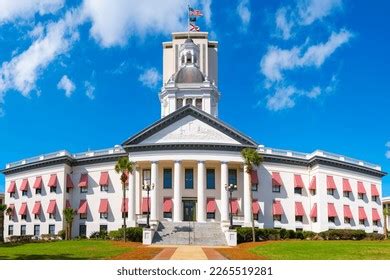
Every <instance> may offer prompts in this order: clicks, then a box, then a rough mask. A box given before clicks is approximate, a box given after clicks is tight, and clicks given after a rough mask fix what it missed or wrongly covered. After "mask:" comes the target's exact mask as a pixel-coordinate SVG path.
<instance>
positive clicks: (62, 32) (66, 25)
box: [0, 11, 78, 96]
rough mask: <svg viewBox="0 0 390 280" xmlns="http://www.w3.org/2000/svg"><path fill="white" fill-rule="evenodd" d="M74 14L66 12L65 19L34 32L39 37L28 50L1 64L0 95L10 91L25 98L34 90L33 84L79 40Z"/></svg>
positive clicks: (76, 19)
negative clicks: (18, 93)
mask: <svg viewBox="0 0 390 280" xmlns="http://www.w3.org/2000/svg"><path fill="white" fill-rule="evenodd" d="M76 13H77V12H74V11H71V12H67V13H66V15H65V16H64V18H62V19H60V20H59V21H57V22H52V23H49V24H47V25H46V26H45V28H44V29H45V30H44V32H43V31H40V32H35V33H34V34H35V36H38V37H37V38H36V40H35V41H34V42H33V43H32V44H31V45H30V47H29V48H28V49H27V50H25V51H24V52H22V53H21V54H19V55H17V56H14V57H13V58H12V59H11V60H10V61H8V62H4V63H3V64H2V65H1V68H0V92H3V93H4V92H6V91H8V90H10V89H13V90H17V91H19V92H20V93H22V95H24V96H27V95H29V93H30V92H31V91H32V90H36V85H35V83H36V80H37V78H38V77H39V75H40V74H41V73H42V71H43V70H44V69H45V68H46V67H47V66H48V64H49V63H51V62H53V61H54V60H55V59H56V58H57V57H58V56H59V55H61V54H64V53H66V52H67V51H68V50H69V49H70V48H71V46H72V44H73V43H74V41H76V40H78V32H77V30H76V29H75V24H77V22H78V18H77V17H76V16H75V14H76Z"/></svg>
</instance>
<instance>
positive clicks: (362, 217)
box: [359, 207, 367, 220]
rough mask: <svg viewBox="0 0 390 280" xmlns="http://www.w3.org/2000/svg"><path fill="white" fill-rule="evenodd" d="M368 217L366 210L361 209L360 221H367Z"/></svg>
mask: <svg viewBox="0 0 390 280" xmlns="http://www.w3.org/2000/svg"><path fill="white" fill-rule="evenodd" d="M366 219H367V215H366V211H365V210H364V207H359V220H366Z"/></svg>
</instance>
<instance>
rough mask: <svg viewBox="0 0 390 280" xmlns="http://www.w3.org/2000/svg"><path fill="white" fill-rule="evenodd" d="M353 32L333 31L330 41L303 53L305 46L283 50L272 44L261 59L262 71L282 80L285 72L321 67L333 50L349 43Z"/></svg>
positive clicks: (274, 80)
mask: <svg viewBox="0 0 390 280" xmlns="http://www.w3.org/2000/svg"><path fill="white" fill-rule="evenodd" d="M351 37H352V34H351V33H350V32H349V31H348V30H345V29H343V30H341V31H340V32H338V33H335V32H332V34H331V36H330V37H329V39H328V41H327V42H325V43H320V44H317V45H312V46H310V47H308V48H307V49H306V51H304V52H303V53H302V50H303V48H304V47H303V46H300V47H293V48H292V49H289V50H283V49H280V48H278V47H275V46H271V47H270V48H269V49H268V51H267V53H266V54H265V55H264V57H263V58H262V60H261V63H260V67H261V72H262V73H263V74H264V75H265V77H266V78H267V79H268V80H269V81H272V82H276V81H281V80H282V79H283V72H284V71H286V70H293V69H297V68H302V67H317V68H318V67H320V66H321V65H322V64H323V63H324V62H325V60H326V59H327V58H328V57H329V56H331V55H332V54H333V52H334V51H335V50H336V49H337V48H339V47H340V46H342V45H343V44H345V43H347V42H348V41H349V40H350V38H351Z"/></svg>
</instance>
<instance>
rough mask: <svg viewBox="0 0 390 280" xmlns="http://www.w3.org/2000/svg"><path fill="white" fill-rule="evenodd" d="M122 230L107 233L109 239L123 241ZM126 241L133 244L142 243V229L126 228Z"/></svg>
mask: <svg viewBox="0 0 390 280" xmlns="http://www.w3.org/2000/svg"><path fill="white" fill-rule="evenodd" d="M123 233H124V229H123V228H120V229H118V230H113V231H110V232H109V233H108V236H109V238H110V239H114V240H122V239H123ZM126 240H127V241H133V242H142V228H141V227H132V228H126Z"/></svg>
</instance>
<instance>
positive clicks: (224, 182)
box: [220, 162, 229, 222]
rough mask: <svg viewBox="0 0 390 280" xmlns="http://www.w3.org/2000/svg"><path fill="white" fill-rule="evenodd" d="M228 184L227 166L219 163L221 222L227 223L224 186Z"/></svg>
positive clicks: (227, 214)
mask: <svg viewBox="0 0 390 280" xmlns="http://www.w3.org/2000/svg"><path fill="white" fill-rule="evenodd" d="M227 184H228V164H227V162H221V210H220V211H221V222H227V221H229V209H228V200H229V198H228V192H227V191H226V189H225V186H227Z"/></svg>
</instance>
